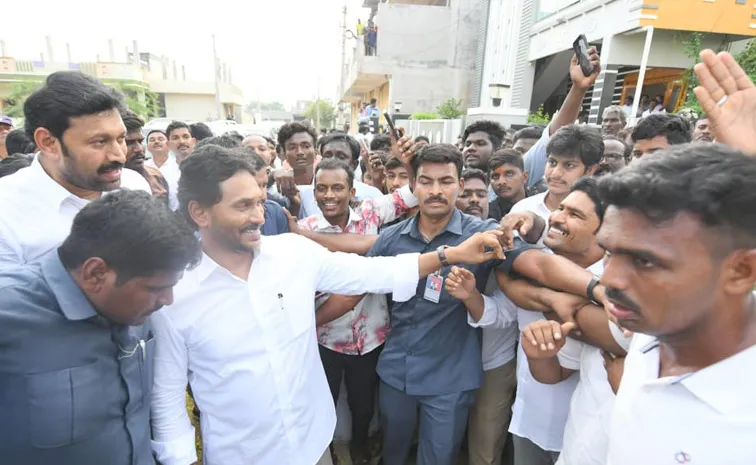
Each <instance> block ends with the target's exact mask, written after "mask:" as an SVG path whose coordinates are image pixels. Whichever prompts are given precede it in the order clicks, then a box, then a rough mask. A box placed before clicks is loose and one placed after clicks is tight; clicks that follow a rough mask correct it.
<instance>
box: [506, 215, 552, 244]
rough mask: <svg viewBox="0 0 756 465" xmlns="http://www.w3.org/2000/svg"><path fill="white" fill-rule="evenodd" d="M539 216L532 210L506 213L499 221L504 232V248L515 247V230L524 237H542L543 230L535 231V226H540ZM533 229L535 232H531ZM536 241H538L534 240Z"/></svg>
mask: <svg viewBox="0 0 756 465" xmlns="http://www.w3.org/2000/svg"><path fill="white" fill-rule="evenodd" d="M538 220H539V217H538V215H536V214H535V213H533V212H531V211H527V210H524V211H518V212H514V213H508V214H506V215H504V218H502V219H501V221H500V222H499V231H501V232H502V236H501V244H502V246H503V247H504V250H509V249H512V248H514V232H515V231H517V232H518V233H519V234H520V237H522V238H523V239H526V238H527V239H532V238H533V236H536V235H537V236H538V237H541V234H543V231H542V230H541V231H540V232H538V231H533V228H534V227H535V226H540V222H539V221H538ZM531 231H532V232H533V233H534V234H530V233H531ZM534 242H537V240H536V241H534Z"/></svg>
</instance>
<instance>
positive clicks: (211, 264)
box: [195, 252, 228, 284]
mask: <svg viewBox="0 0 756 465" xmlns="http://www.w3.org/2000/svg"><path fill="white" fill-rule="evenodd" d="M222 268H223V267H221V266H220V265H218V263H216V262H215V260H213V259H212V258H210V256H208V255H207V254H206V253H205V252H202V260H201V261H200V264H199V265H197V268H196V271H195V272H196V273H197V279H198V280H199V282H200V284H201V283H203V282H205V280H207V278H209V277H210V275H212V274H213V273H214V272H216V271H217V270H220V269H222ZM226 271H228V270H226Z"/></svg>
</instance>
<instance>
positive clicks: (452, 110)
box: [436, 98, 465, 119]
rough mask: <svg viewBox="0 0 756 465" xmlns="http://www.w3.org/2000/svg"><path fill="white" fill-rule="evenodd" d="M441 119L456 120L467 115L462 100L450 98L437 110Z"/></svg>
mask: <svg viewBox="0 0 756 465" xmlns="http://www.w3.org/2000/svg"><path fill="white" fill-rule="evenodd" d="M436 113H438V116H440V117H441V119H456V118H459V117H460V116H462V115H464V114H465V109H464V107H463V106H462V100H457V99H455V98H450V99H449V100H446V101H445V102H444V103H442V104H441V105H439V106H438V107H437V108H436Z"/></svg>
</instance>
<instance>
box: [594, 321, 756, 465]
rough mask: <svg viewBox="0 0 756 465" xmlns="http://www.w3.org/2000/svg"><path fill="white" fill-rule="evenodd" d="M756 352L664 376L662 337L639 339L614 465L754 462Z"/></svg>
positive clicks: (631, 358)
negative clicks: (659, 338)
mask: <svg viewBox="0 0 756 465" xmlns="http://www.w3.org/2000/svg"><path fill="white" fill-rule="evenodd" d="M754 367H756V346H751V347H749V348H747V349H745V350H743V351H742V352H739V353H737V354H735V355H733V356H731V357H729V358H727V359H725V360H722V361H721V362H718V363H715V364H714V365H711V366H708V367H706V368H704V369H702V370H699V371H696V372H694V373H689V374H687V375H683V376H667V377H664V378H660V377H659V345H658V342H657V340H656V338H654V337H652V336H647V335H645V334H635V335H634V336H633V341H632V343H631V344H630V351H629V352H628V355H627V358H626V359H625V372H624V374H623V376H622V383H621V384H620V389H619V392H618V393H617V399H616V400H615V402H614V411H613V414H612V426H611V430H610V439H609V459H608V462H607V463H608V464H609V465H638V464H649V465H650V464H653V465H667V464H669V465H677V464H690V465H741V464H752V463H754V448H753V444H754V440H755V439H756V395H755V394H754V393H755V392H756V370H754Z"/></svg>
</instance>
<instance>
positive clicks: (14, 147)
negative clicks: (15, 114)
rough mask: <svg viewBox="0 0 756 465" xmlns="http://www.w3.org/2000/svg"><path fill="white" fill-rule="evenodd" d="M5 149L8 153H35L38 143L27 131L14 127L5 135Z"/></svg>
mask: <svg viewBox="0 0 756 465" xmlns="http://www.w3.org/2000/svg"><path fill="white" fill-rule="evenodd" d="M5 150H6V151H7V152H8V153H34V152H36V151H37V145H36V144H35V143H34V140H32V139H29V136H28V135H27V134H26V132H25V131H24V130H23V129H21V128H19V129H14V130H12V131H11V132H9V133H8V134H7V135H6V136H5Z"/></svg>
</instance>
